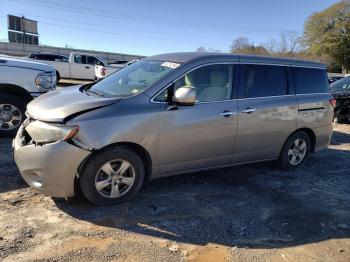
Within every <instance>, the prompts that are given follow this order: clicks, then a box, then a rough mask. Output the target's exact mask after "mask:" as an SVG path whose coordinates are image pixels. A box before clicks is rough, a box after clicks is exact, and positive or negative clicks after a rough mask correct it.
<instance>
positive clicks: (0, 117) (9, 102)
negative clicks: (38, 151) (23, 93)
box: [0, 94, 27, 137]
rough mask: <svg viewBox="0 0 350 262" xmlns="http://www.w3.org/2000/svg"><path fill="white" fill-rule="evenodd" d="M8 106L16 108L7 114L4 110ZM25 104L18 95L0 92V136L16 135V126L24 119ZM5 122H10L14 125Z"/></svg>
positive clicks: (6, 109)
mask: <svg viewBox="0 0 350 262" xmlns="http://www.w3.org/2000/svg"><path fill="white" fill-rule="evenodd" d="M10 106H11V107H12V108H16V110H15V111H13V113H11V115H8V114H6V112H7V111H8V109H9V108H10ZM26 106H27V103H26V102H25V101H24V100H23V99H22V98H20V97H18V96H15V95H10V94H0V137H14V136H15V135H16V133H17V130H18V128H19V127H20V125H21V124H22V122H23V121H24V119H25V111H26ZM5 114H6V115H5ZM15 118H16V120H15ZM17 118H19V119H17ZM11 119H12V121H11ZM7 123H9V124H10V123H11V124H12V125H14V127H11V126H10V125H9V124H7Z"/></svg>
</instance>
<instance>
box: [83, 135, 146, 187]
mask: <svg viewBox="0 0 350 262" xmlns="http://www.w3.org/2000/svg"><path fill="white" fill-rule="evenodd" d="M115 146H124V147H128V148H130V149H131V150H133V151H134V152H135V153H136V154H138V156H139V157H140V158H141V160H142V162H143V164H144V166H145V171H146V180H149V179H150V177H151V173H152V159H151V156H150V154H149V153H148V151H147V150H146V149H145V148H144V147H143V146H140V145H139V144H136V143H132V142H118V143H114V144H110V145H108V146H105V147H102V148H100V149H98V150H96V151H94V152H93V153H92V154H94V153H97V152H100V151H102V150H106V149H108V148H110V147H115ZM92 154H91V155H92ZM91 155H90V157H91ZM90 157H87V158H86V159H85V160H84V161H83V162H82V163H81V164H80V166H79V168H78V173H80V171H81V169H82V168H83V166H84V164H85V163H86V162H87V161H88V159H89V158H90Z"/></svg>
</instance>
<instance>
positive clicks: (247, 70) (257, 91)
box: [241, 65, 288, 98]
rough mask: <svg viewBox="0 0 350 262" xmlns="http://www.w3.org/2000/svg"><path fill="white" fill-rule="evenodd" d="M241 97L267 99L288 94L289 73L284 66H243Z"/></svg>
mask: <svg viewBox="0 0 350 262" xmlns="http://www.w3.org/2000/svg"><path fill="white" fill-rule="evenodd" d="M241 68H242V79H243V85H242V91H241V97H243V98H253V97H267V96H280V95H287V94H288V85H287V73H286V68H285V67H284V66H270V65H242V66H241Z"/></svg>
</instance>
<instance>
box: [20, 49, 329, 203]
mask: <svg viewBox="0 0 350 262" xmlns="http://www.w3.org/2000/svg"><path fill="white" fill-rule="evenodd" d="M334 102H335V101H334V98H333V97H332V96H331V94H330V93H329V85H328V82H327V74H326V67H325V65H324V64H319V63H314V62H306V61H297V60H288V59H277V58H266V57H258V56H244V55H232V54H203V53H174V54H164V55H158V56H153V57H149V58H146V59H143V60H141V61H139V62H137V63H135V64H132V65H130V66H128V67H126V68H124V69H123V70H120V71H119V72H116V73H115V74H113V75H111V76H109V77H107V78H105V79H103V80H101V81H99V82H97V83H92V84H89V85H85V86H82V87H70V88H66V89H64V90H59V91H55V92H53V93H52V94H50V95H46V96H42V97H40V98H38V99H37V100H35V101H33V102H32V103H30V104H29V105H28V114H29V116H30V119H29V120H28V122H26V124H25V126H24V127H23V128H22V129H20V131H19V132H18V134H17V137H16V139H15V143H14V146H15V148H14V156H15V161H16V163H17V165H18V167H19V170H20V172H21V174H22V176H23V178H24V180H25V181H27V183H28V184H29V185H31V186H32V187H34V188H37V189H39V190H40V191H41V192H43V193H46V194H49V195H51V196H56V197H68V196H73V195H74V194H75V191H74V185H77V184H79V185H80V188H81V190H82V192H83V193H84V195H85V196H86V197H87V198H88V199H89V200H90V201H91V202H92V203H94V204H98V205H104V204H114V203H121V202H125V201H128V200H130V199H131V198H133V197H134V196H136V194H137V193H138V192H139V190H140V188H141V186H142V184H143V181H144V180H145V179H155V178H158V177H162V176H169V175H175V174H181V173H186V172H193V171H200V170H205V169H210V168H218V167H224V166H230V165H236V164H242V163H249V162H257V161H270V160H277V162H278V163H279V165H280V167H281V168H282V169H283V170H294V169H296V168H298V167H300V166H302V165H303V164H304V163H305V161H306V160H307V158H308V156H309V153H312V152H317V151H319V150H321V149H323V148H325V147H327V146H328V145H329V141H330V137H331V134H332V120H333V113H334V112H333V104H334ZM38 143H39V144H40V146H38V145H37V144H38ZM48 153H49V154H48ZM34 159H35V160H36V161H33V160H34ZM62 163H65V164H64V165H62ZM77 173H78V174H79V176H78V177H77V176H76V174H77Z"/></svg>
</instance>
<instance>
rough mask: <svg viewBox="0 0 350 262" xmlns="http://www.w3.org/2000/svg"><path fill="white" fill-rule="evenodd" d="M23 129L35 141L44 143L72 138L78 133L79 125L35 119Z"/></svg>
mask: <svg viewBox="0 0 350 262" xmlns="http://www.w3.org/2000/svg"><path fill="white" fill-rule="evenodd" d="M25 129H26V131H27V132H28V134H29V135H30V136H31V138H32V139H33V140H34V142H35V143H39V144H45V143H52V142H57V141H62V140H63V141H67V140H70V139H72V138H73V137H74V136H75V135H76V134H77V133H78V131H79V126H65V125H55V124H48V123H45V122H41V121H38V120H37V121H34V122H31V123H30V124H29V125H28V126H27V127H26V128H25Z"/></svg>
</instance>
